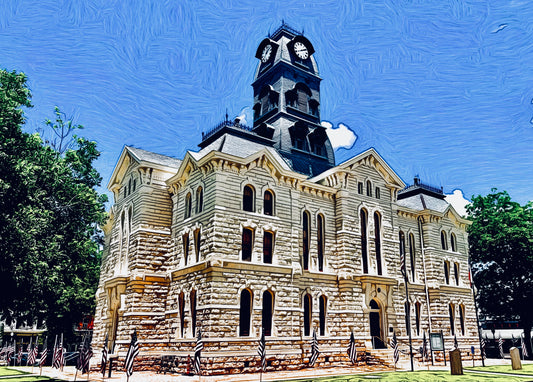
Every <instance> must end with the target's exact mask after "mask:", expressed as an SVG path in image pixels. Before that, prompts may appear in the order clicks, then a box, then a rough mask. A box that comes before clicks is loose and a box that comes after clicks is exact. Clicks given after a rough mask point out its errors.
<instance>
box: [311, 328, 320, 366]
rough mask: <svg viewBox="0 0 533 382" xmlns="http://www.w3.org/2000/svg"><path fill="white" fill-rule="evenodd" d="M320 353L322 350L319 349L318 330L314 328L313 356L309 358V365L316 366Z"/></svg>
mask: <svg viewBox="0 0 533 382" xmlns="http://www.w3.org/2000/svg"><path fill="white" fill-rule="evenodd" d="M319 354H320V351H319V350H318V339H317V338H316V330H315V329H313V341H312V342H311V357H310V358H309V367H313V366H315V363H316V360H317V359H318V355H319Z"/></svg>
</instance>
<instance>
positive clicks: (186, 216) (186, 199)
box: [185, 192, 192, 219]
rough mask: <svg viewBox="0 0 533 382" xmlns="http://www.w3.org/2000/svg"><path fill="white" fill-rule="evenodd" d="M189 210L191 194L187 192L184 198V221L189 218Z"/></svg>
mask: <svg viewBox="0 0 533 382" xmlns="http://www.w3.org/2000/svg"><path fill="white" fill-rule="evenodd" d="M191 208H192V206H191V193H190V192H188V193H187V196H185V219H188V218H190V217H191Z"/></svg>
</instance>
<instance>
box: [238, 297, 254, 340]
mask: <svg viewBox="0 0 533 382" xmlns="http://www.w3.org/2000/svg"><path fill="white" fill-rule="evenodd" d="M251 316H252V292H250V290H249V289H243V291H242V292H241V309H240V314H239V336H241V337H248V336H249V335H250V323H251Z"/></svg>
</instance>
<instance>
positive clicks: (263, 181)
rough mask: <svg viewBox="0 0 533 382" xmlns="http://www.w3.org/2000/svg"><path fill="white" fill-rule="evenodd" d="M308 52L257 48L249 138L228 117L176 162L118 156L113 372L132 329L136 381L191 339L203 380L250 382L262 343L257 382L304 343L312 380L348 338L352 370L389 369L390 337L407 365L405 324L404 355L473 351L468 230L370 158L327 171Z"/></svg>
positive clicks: (108, 264)
mask: <svg viewBox="0 0 533 382" xmlns="http://www.w3.org/2000/svg"><path fill="white" fill-rule="evenodd" d="M314 51H315V48H314V47H313V44H312V43H311V41H309V40H308V39H307V38H306V37H304V36H303V35H302V34H301V33H299V32H298V31H295V30H293V29H292V28H290V27H288V26H286V25H282V26H281V27H280V28H279V29H278V30H277V31H276V32H274V33H273V34H272V35H271V36H269V37H268V38H265V39H264V40H263V41H261V43H260V44H259V46H258V48H257V51H256V54H255V57H256V58H257V62H258V64H257V70H256V73H255V78H254V81H253V83H252V86H253V93H254V99H253V110H254V117H253V125H252V126H245V125H243V124H241V123H240V122H239V121H238V120H235V121H229V120H228V119H227V117H226V120H225V121H223V122H222V123H221V124H219V125H218V126H216V127H214V128H212V129H210V130H208V129H207V130H206V132H204V133H203V134H202V137H201V142H200V144H199V150H198V151H188V152H187V153H186V155H185V157H184V158H182V159H175V158H172V157H168V156H164V155H160V154H156V153H152V152H148V151H145V150H142V149H139V148H134V147H128V146H126V147H125V148H124V150H123V151H122V153H121V155H120V158H119V160H118V163H117V165H116V168H115V170H114V172H113V174H112V177H111V180H110V181H109V186H108V187H109V189H110V190H111V191H112V192H113V194H114V204H113V206H112V208H111V211H110V218H109V221H108V222H107V224H106V226H105V227H104V231H105V251H104V256H103V260H102V269H101V276H100V284H99V287H98V291H97V295H96V298H97V309H96V318H95V329H94V338H93V346H95V348H96V349H98V348H99V347H101V346H102V344H103V342H104V338H105V337H106V335H108V336H109V339H110V341H111V343H112V344H114V345H115V346H114V353H115V354H118V355H119V358H122V357H124V355H125V353H126V350H127V346H128V344H129V341H130V338H131V334H132V332H133V330H134V329H136V330H137V333H138V337H139V341H140V346H141V353H140V356H139V358H140V360H141V361H142V360H144V361H142V362H144V365H146V366H149V365H150V363H151V362H152V364H153V363H154V362H155V361H154V360H156V359H158V357H160V356H161V355H164V354H167V355H175V356H177V357H178V359H185V358H186V357H187V355H192V354H193V347H194V343H195V334H196V331H197V329H198V328H201V331H202V338H203V341H204V344H205V348H204V350H203V352H202V362H203V366H202V367H203V368H204V369H205V370H206V371H207V372H209V373H217V372H230V371H231V372H238V371H254V370H258V356H257V344H258V339H259V337H260V335H261V331H262V330H264V331H265V335H266V339H267V346H266V351H267V361H268V370H275V369H291V368H292V369H294V368H300V367H304V366H305V365H306V364H307V362H308V359H309V355H310V344H311V338H312V334H313V330H316V333H317V336H318V342H319V347H320V351H321V354H320V357H319V359H318V366H325V365H343V364H347V363H348V357H347V354H346V347H347V345H348V339H349V337H350V333H351V332H353V333H354V335H355V339H356V343H357V347H358V350H359V354H360V358H359V359H360V361H361V362H363V355H366V356H367V358H368V359H369V360H374V361H379V360H380V359H381V361H382V362H387V359H388V358H387V357H388V353H387V352H390V349H387V347H388V343H389V341H390V339H391V338H392V335H393V333H396V336H397V337H398V339H399V341H400V348H401V349H404V350H407V346H408V345H407V344H408V332H407V329H408V327H407V319H406V317H407V313H408V311H409V313H410V331H411V336H412V341H413V348H414V349H418V347H420V346H421V344H422V338H423V336H424V333H426V335H427V333H428V332H429V331H431V332H440V331H442V333H443V334H444V339H445V343H446V346H447V348H448V349H449V348H451V346H452V344H453V342H454V338H457V341H458V343H459V346H460V347H461V348H463V349H470V346H472V345H474V346H475V347H476V349H479V342H478V332H477V324H476V314H475V309H474V303H473V298H472V292H471V289H470V284H469V278H468V241H467V234H466V226H467V225H468V222H467V221H466V220H465V219H463V218H462V217H461V216H459V215H458V214H457V212H456V211H455V210H454V209H453V207H452V206H451V205H450V204H448V203H447V202H446V201H445V199H444V194H443V192H442V189H439V188H434V187H430V186H427V185H424V184H423V183H421V182H420V180H419V179H417V178H415V181H414V183H413V185H410V186H407V185H406V184H405V183H404V182H403V181H402V179H400V177H399V176H398V175H397V174H396V173H395V172H394V170H393V169H391V168H390V167H389V166H388V165H387V162H386V161H385V160H384V159H383V158H381V156H380V155H379V154H378V153H377V152H376V151H375V150H374V149H368V150H366V151H364V152H362V153H360V154H358V155H356V156H355V157H353V158H351V159H349V160H347V161H346V162H344V163H340V164H337V165H335V158H334V151H333V148H332V146H331V143H330V141H329V139H328V136H327V134H326V129H325V128H324V127H323V126H321V124H320V81H321V78H320V77H319V73H318V70H317V65H316V62H315V59H314V56H313V53H314ZM236 75H237V74H236ZM346 80H349V79H346ZM199 140H200V137H199ZM402 255H403V257H404V258H405V268H406V278H407V283H408V288H409V294H408V297H406V292H405V291H406V288H405V282H404V277H403V276H402V273H401V265H400V264H401V261H400V259H401V257H402ZM142 362H141V363H142Z"/></svg>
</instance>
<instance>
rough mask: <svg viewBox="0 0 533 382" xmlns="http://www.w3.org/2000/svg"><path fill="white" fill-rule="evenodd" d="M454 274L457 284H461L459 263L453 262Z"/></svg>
mask: <svg viewBox="0 0 533 382" xmlns="http://www.w3.org/2000/svg"><path fill="white" fill-rule="evenodd" d="M453 275H454V276H455V285H459V263H453Z"/></svg>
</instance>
